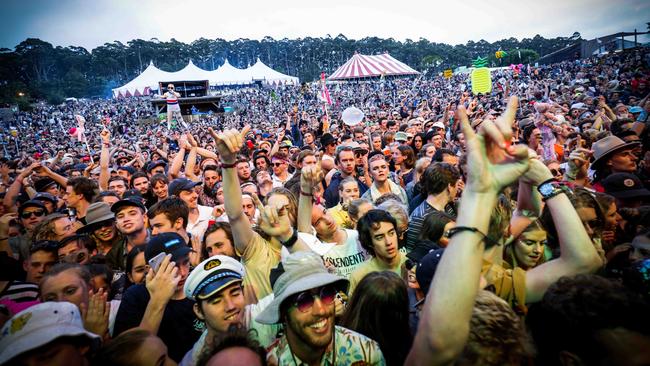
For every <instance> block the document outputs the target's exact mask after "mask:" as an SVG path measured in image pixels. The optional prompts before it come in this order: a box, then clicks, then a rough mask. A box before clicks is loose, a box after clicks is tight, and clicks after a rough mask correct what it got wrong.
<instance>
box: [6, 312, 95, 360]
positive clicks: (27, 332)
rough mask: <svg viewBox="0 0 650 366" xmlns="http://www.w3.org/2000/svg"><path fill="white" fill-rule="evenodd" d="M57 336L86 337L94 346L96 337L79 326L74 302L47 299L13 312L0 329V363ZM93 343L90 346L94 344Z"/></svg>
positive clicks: (79, 322) (80, 323)
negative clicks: (0, 329) (15, 312)
mask: <svg viewBox="0 0 650 366" xmlns="http://www.w3.org/2000/svg"><path fill="white" fill-rule="evenodd" d="M61 337H86V338H88V339H89V341H90V342H91V344H92V345H93V346H95V347H97V346H98V345H99V342H100V337H99V336H98V335H96V334H93V333H91V332H89V331H87V330H85V329H84V327H83V322H82V320H81V315H80V314H79V310H78V309H77V306H76V305H74V304H72V303H69V302H63V301H62V302H54V301H48V302H44V303H41V304H37V305H34V306H31V307H29V308H27V309H25V310H23V311H21V312H19V313H18V314H16V315H14V316H13V317H12V318H11V319H10V320H9V321H7V322H6V323H5V325H4V326H3V327H2V331H1V332H0V349H1V350H2V352H0V364H2V365H4V364H6V363H8V361H11V360H12V359H14V358H15V357H17V356H20V355H21V354H24V353H26V352H29V351H31V350H34V349H36V348H39V347H42V346H45V345H47V344H49V343H51V342H52V341H54V340H56V339H58V338H61ZM95 347H93V348H95Z"/></svg>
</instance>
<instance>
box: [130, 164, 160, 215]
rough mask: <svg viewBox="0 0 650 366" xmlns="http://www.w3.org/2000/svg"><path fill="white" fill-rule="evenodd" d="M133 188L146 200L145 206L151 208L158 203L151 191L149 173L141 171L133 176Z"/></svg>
mask: <svg viewBox="0 0 650 366" xmlns="http://www.w3.org/2000/svg"><path fill="white" fill-rule="evenodd" d="M131 188H132V189H135V190H137V191H138V192H139V193H140V195H141V196H142V197H143V198H144V199H145V200H146V203H145V206H147V207H151V206H152V205H153V204H154V203H155V202H156V198H155V197H154V196H153V193H152V191H151V185H150V184H149V176H148V175H147V173H145V172H140V171H138V172H135V173H134V174H133V175H132V176H131Z"/></svg>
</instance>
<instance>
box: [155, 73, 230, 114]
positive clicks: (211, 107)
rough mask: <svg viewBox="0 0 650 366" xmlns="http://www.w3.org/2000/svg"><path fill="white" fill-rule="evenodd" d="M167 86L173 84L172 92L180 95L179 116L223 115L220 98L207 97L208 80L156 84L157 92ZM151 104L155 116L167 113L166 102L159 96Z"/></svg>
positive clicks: (215, 96)
mask: <svg viewBox="0 0 650 366" xmlns="http://www.w3.org/2000/svg"><path fill="white" fill-rule="evenodd" d="M168 84H174V90H175V91H176V92H177V93H179V94H180V95H181V97H180V98H178V105H179V106H180V108H181V114H182V115H184V116H189V115H193V114H203V113H208V112H212V113H223V112H224V109H223V107H221V106H220V105H219V103H220V101H221V96H218V95H212V96H211V95H209V93H208V90H209V88H210V85H209V82H208V80H199V81H185V80H169V81H160V82H158V88H159V89H158V90H167V85H168ZM156 97H157V98H154V99H152V100H151V103H152V104H153V106H154V107H155V108H156V112H157V114H161V113H167V101H166V100H165V99H163V98H161V97H160V96H156Z"/></svg>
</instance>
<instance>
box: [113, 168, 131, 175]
mask: <svg viewBox="0 0 650 366" xmlns="http://www.w3.org/2000/svg"><path fill="white" fill-rule="evenodd" d="M117 170H126V171H127V172H129V174H131V175H133V174H134V173H135V169H133V167H130V166H121V167H118V168H117Z"/></svg>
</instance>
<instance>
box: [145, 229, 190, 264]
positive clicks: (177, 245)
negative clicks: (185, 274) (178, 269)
mask: <svg viewBox="0 0 650 366" xmlns="http://www.w3.org/2000/svg"><path fill="white" fill-rule="evenodd" d="M191 251H192V248H190V247H188V246H187V243H185V240H183V237H182V236H180V235H178V234H177V233H162V234H158V235H154V236H152V237H151V239H149V242H148V243H147V246H146V247H145V249H144V257H145V259H146V260H147V262H148V261H149V260H151V259H152V258H153V257H155V256H157V255H158V254H160V253H166V254H171V255H172V260H173V261H176V260H178V259H179V258H181V257H183V256H184V255H186V254H188V253H189V252H191Z"/></svg>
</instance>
